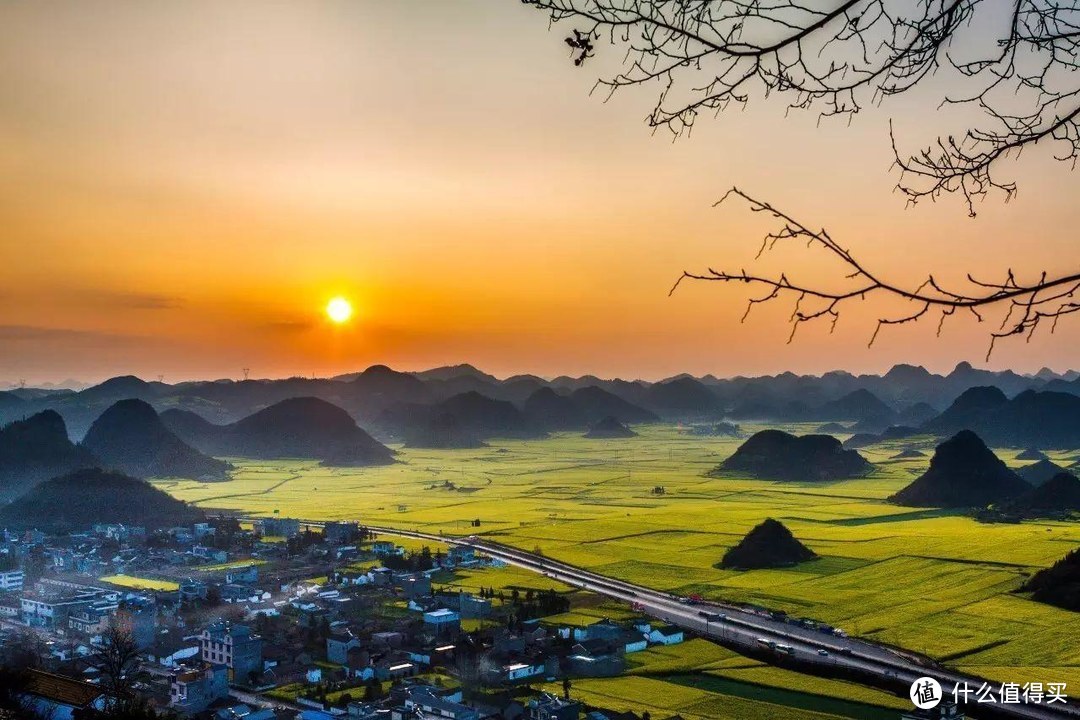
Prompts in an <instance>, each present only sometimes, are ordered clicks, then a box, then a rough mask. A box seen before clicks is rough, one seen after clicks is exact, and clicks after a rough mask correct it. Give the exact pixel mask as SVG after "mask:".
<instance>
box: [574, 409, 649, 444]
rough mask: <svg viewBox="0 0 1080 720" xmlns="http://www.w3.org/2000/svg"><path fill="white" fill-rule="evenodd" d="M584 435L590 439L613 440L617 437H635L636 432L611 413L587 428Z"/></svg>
mask: <svg viewBox="0 0 1080 720" xmlns="http://www.w3.org/2000/svg"><path fill="white" fill-rule="evenodd" d="M584 437H587V438H589V439H590V440H613V439H617V438H631V437H637V433H636V432H634V431H633V430H631V429H630V428H628V427H626V426H625V425H623V424H622V423H621V422H619V421H618V419H617V418H615V417H614V416H612V415H608V416H607V417H606V418H604V419H602V420H600V422H598V423H596V424H594V425H593V426H592V427H590V428H589V431H588V432H587V433H585V435H584Z"/></svg>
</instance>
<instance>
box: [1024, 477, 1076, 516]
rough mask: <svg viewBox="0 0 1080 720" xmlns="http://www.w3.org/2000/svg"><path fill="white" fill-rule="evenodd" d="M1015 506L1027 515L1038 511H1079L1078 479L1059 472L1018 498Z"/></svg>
mask: <svg viewBox="0 0 1080 720" xmlns="http://www.w3.org/2000/svg"><path fill="white" fill-rule="evenodd" d="M1015 506H1016V507H1017V508H1020V509H1022V510H1024V511H1025V512H1027V513H1029V514H1032V513H1036V512H1040V511H1041V512H1044V513H1045V512H1049V513H1062V512H1064V513H1068V512H1077V511H1080V479H1078V478H1077V477H1076V475H1073V474H1072V473H1067V472H1060V473H1058V474H1057V475H1055V476H1054V477H1052V478H1050V479H1049V480H1047V481H1046V482H1044V483H1043V484H1042V485H1039V486H1038V487H1036V488H1032V489H1031V490H1029V491H1028V492H1026V493H1024V494H1023V495H1021V496H1020V497H1018V498H1017V499H1016V502H1015Z"/></svg>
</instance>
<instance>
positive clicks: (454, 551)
mask: <svg viewBox="0 0 1080 720" xmlns="http://www.w3.org/2000/svg"><path fill="white" fill-rule="evenodd" d="M474 562H476V548H474V547H472V546H470V545H455V546H453V547H452V548H450V549H449V550H447V551H446V558H445V561H444V564H445V565H448V566H451V567H453V566H457V565H470V564H472V563H474Z"/></svg>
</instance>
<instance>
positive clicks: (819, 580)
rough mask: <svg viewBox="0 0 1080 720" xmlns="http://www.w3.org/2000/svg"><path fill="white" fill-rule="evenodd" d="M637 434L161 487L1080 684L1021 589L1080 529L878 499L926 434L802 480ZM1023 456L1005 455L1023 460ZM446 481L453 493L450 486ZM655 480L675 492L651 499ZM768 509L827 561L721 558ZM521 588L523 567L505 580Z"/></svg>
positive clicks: (303, 467)
mask: <svg viewBox="0 0 1080 720" xmlns="http://www.w3.org/2000/svg"><path fill="white" fill-rule="evenodd" d="M745 429H746V430H753V429H755V428H745ZM788 429H791V430H795V431H800V432H806V431H807V430H808V429H809V428H807V427H790V428H788ZM639 431H640V432H641V435H640V437H637V438H631V439H627V440H585V439H583V438H581V437H578V436H576V435H565V434H564V435H558V436H555V437H554V438H552V439H548V440H537V441H499V442H494V443H492V445H491V447H487V448H481V449H479V450H448V451H434V450H408V449H403V450H401V453H400V455H399V458H400V460H401V462H400V463H398V464H395V465H393V466H390V467H380V468H370V469H357V468H324V467H320V466H319V465H317V464H315V463H312V462H304V461H274V462H251V461H244V460H233V462H235V463H236V464H237V465H238V466H239V467H240V470H239V471H238V472H237V473H236V475H235V479H234V480H232V481H231V482H228V483H213V484H203V483H198V482H188V481H167V482H166V481H162V482H160V483H159V486H161V487H162V488H164V489H166V490H168V491H169V492H170V493H172V494H173V495H175V496H177V497H180V498H183V499H185V500H189V501H193V502H197V503H199V504H200V505H202V506H205V507H219V508H231V509H236V510H243V511H246V512H250V513H254V514H266V515H270V514H272V513H273V512H275V511H278V512H279V513H280V515H282V516H294V517H300V518H306V519H328V520H329V519H355V520H359V521H360V522H364V523H368V524H372V525H384V526H392V527H399V528H406V529H415V530H423V531H427V532H435V533H439V532H442V533H445V534H448V535H469V534H484V535H488V536H491V537H492V538H493V539H497V540H499V541H500V542H504V543H508V544H512V545H516V546H518V547H521V548H523V549H526V550H534V549H540V550H542V551H543V552H544V553H545V554H546V555H548V556H550V557H553V558H558V559H560V560H565V561H568V562H571V563H574V564H577V565H581V566H583V567H587V568H590V569H592V570H595V571H597V572H602V573H605V574H608V575H611V576H613V577H618V578H622V579H625V580H628V581H632V582H638V583H642V584H645V585H649V586H652V587H656V588H661V589H665V590H671V591H674V592H678V593H682V594H687V593H694V592H696V593H701V594H702V595H705V596H707V597H711V598H717V599H726V600H736V601H746V602H754V603H759V604H761V605H764V606H767V607H770V608H776V609H784V610H787V611H788V612H791V613H793V614H797V615H800V616H807V617H811V618H815V619H819V620H822V621H825V622H829V623H832V624H834V625H837V626H839V627H842V628H844V629H845V630H847V631H848V632H850V633H853V634H858V635H862V636H866V637H869V638H872V639H875V640H878V641H881V642H886V643H891V644H896V645H900V646H903V647H906V648H909V649H911V650H915V651H917V652H923V653H926V654H928V655H930V656H933V657H935V658H939V659H944V660H946V661H947V662H948V663H949V664H951V665H955V666H957V667H962V668H964V669H965V670H967V671H970V672H974V673H980V674H983V675H986V676H989V677H991V678H993V679H997V680H1001V681H1018V680H1019V681H1022V680H1023V679H1037V680H1041V681H1044V682H1051V681H1061V682H1068V683H1069V684H1071V685H1075V686H1080V645H1077V643H1076V642H1075V641H1074V638H1076V637H1080V615H1077V614H1075V613H1070V612H1067V611H1064V610H1058V609H1055V608H1052V607H1049V606H1045V605H1041V604H1038V603H1035V602H1032V601H1030V600H1028V599H1026V598H1024V597H1020V596H1017V595H1015V594H1013V593H1012V591H1013V590H1015V589H1016V588H1017V587H1018V586H1019V585H1020V584H1021V583H1022V582H1023V580H1024V578H1025V576H1027V575H1029V574H1030V573H1032V572H1034V571H1036V570H1038V569H1039V568H1042V567H1046V566H1048V565H1050V564H1051V563H1053V562H1054V561H1055V560H1057V559H1058V558H1060V557H1061V556H1063V555H1064V554H1065V553H1066V552H1067V551H1069V550H1070V549H1073V548H1075V547H1077V546H1078V544H1080V523H1069V522H1025V523H1022V524H1018V525H1006V524H998V525H987V524H980V523H977V522H975V521H973V520H972V519H970V518H967V517H964V516H960V515H956V514H952V513H948V512H941V511H926V510H916V509H909V508H902V507H897V506H894V505H891V504H889V503H887V502H885V498H886V497H888V496H889V495H890V494H891V493H893V492H895V491H896V490H898V489H900V488H901V487H903V486H904V485H905V484H907V483H908V482H910V481H911V479H913V478H914V477H915V476H916V475H917V474H919V473H920V472H922V471H923V470H924V469H925V467H926V464H927V462H928V458H916V459H912V460H902V461H894V460H890V459H889V458H890V457H891V456H892V455H894V454H896V453H897V452H899V450H900V449H902V448H904V447H909V446H917V447H921V448H922V449H924V450H928V451H932V449H933V441H932V440H931V439H930V438H924V439H914V440H912V439H908V440H905V441H897V442H894V443H886V444H881V445H878V446H874V447H872V448H869V449H865V450H863V451H862V452H863V453H864V455H866V456H867V457H868V459H870V460H871V461H873V462H875V463H877V470H876V471H875V472H874V473H873V474H872V475H871V476H870V477H867V478H863V479H858V480H847V481H841V482H832V483H817V484H800V483H775V482H766V481H759V480H752V479H745V478H738V477H725V478H709V477H706V476H705V473H706V471H708V470H709V469H711V468H712V467H713V466H715V465H716V464H717V463H718V462H720V461H721V460H722V459H724V458H725V457H727V456H728V455H729V454H730V453H731V452H733V451H734V449H735V447H736V446H737V444H738V441H736V440H732V439H726V438H701V437H691V436H688V435H684V434H680V433H679V431H678V429H677V428H676V427H674V426H667V425H656V426H650V427H644V428H639ZM1016 452H1017V450H1015V449H1014V450H1003V451H1001V453H1000V454H1001V456H1002V457H1003V459H1005V460H1006V461H1007V462H1010V463H1014V462H1015V461H1014V456H1015V454H1016ZM1052 455H1053V457H1054V459H1055V460H1058V461H1064V460H1071V458H1070V457H1069V456H1067V455H1064V454H1052ZM444 480H452V481H453V483H454V485H455V488H456V489H446V488H445V487H441V486H440V485H441V483H442V482H443V481H444ZM656 485H663V486H664V487H665V488H666V490H667V492H666V494H664V495H661V496H658V495H653V494H651V492H650V491H651V489H652V488H653V487H654V486H656ZM766 517H774V518H777V519H779V520H781V521H782V522H784V523H785V524H786V525H787V526H788V527H789V528H790V529H791V530H792V532H794V533H795V535H796V536H797V537H798V538H799V539H801V540H802V541H803V542H804V543H806V544H807V545H808V546H809V547H810V548H811V549H813V550H814V551H815V552H817V553H818V554H819V555H821V556H822V557H821V559H819V560H817V561H813V562H810V563H806V564H804V565H802V566H799V567H796V568H790V569H784V570H761V571H752V572H736V571H729V570H718V569H716V567H715V564H716V563H717V562H718V561H719V560H720V558H721V557H722V556H723V554H724V552H725V550H726V549H727V548H728V547H730V546H731V545H733V544H734V543H735V542H737V541H738V540H739V539H740V538H741V536H742V535H743V534H744V533H746V532H747V531H748V530H749V529H750V528H751V527H753V526H754V525H755V524H757V523H759V522H760V521H761V520H763V519H764V518H766ZM473 520H479V521H480V526H479V527H478V528H474V527H472V526H471V524H470V523H471V522H472V521H473ZM508 577H509V576H508ZM483 582H485V583H486V582H487V580H486V579H485V580H484V581H483ZM523 582H524V581H522V580H521V579H520V577H517V572H516V571H515V577H514V578H513V579H512V580H511V581H508V583H507V584H508V585H509V584H513V583H523ZM468 583H469V579H468V578H467V577H463V578H462V579H461V584H462V585H463V586H465V587H467V586H468ZM574 613H577V614H578V615H579V617H578V618H577V619H578V620H582V619H587V618H588V615H587V614H582V613H580V612H579V611H578V610H576V609H575V611H574ZM643 680H644V679H643ZM597 682H598V683H599V682H600V681H597ZM598 687H599V686H598ZM685 690H686V692H687V693H689V694H690V695H693V694H694V693H696V692H699V691H700V688H694V687H689V686H688V687H687V688H685ZM597 692H599V690H597ZM695 697H696V696H695ZM690 704H693V703H692V702H691V703H690ZM686 714H688V713H684V715H686ZM689 714H693V713H689Z"/></svg>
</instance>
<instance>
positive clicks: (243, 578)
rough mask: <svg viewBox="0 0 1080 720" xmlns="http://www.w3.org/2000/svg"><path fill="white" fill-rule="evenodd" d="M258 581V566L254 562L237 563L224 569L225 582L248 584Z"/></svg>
mask: <svg viewBox="0 0 1080 720" xmlns="http://www.w3.org/2000/svg"><path fill="white" fill-rule="evenodd" d="M258 581H259V566H258V565H256V564H255V563H251V564H249V565H237V566H236V567H231V568H228V569H226V570H225V582H226V583H229V584H230V585H249V584H251V583H254V582H258Z"/></svg>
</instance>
